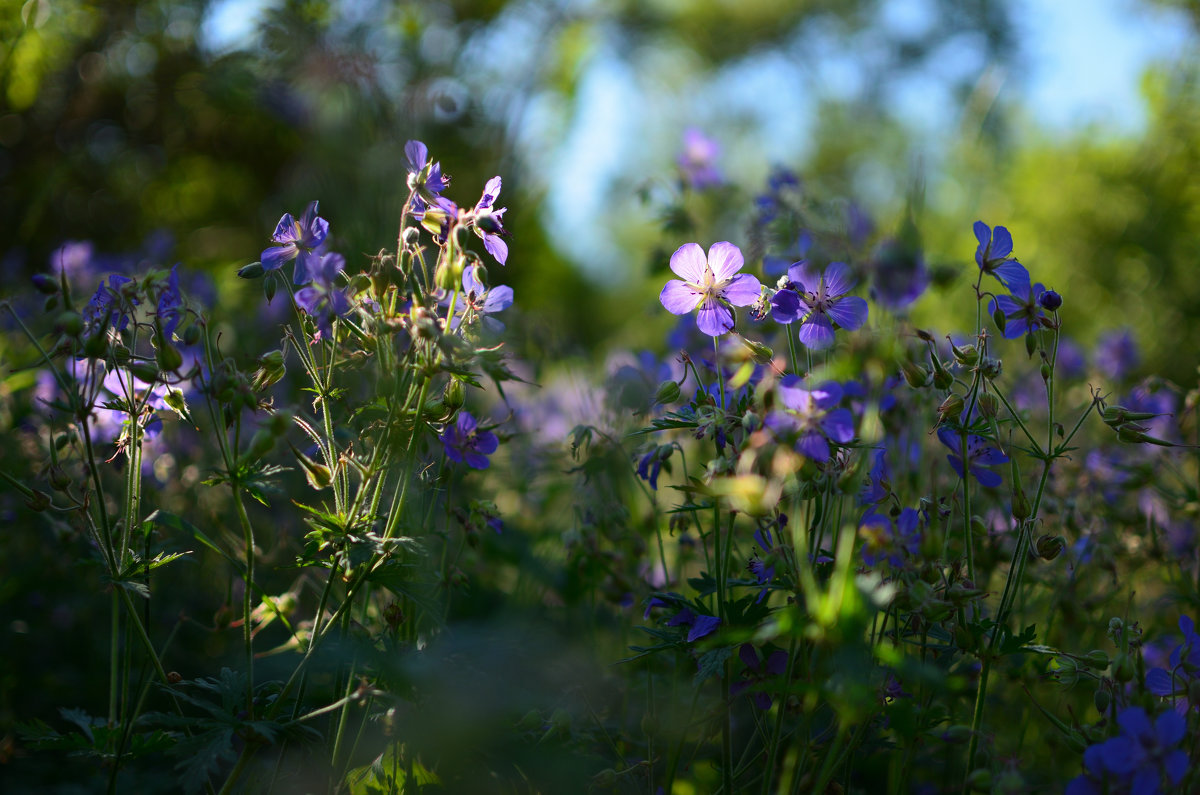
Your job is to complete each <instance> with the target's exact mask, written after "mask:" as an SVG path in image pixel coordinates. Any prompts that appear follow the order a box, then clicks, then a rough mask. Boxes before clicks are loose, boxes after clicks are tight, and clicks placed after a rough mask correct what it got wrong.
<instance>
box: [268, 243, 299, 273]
mask: <svg viewBox="0 0 1200 795" xmlns="http://www.w3.org/2000/svg"><path fill="white" fill-rule="evenodd" d="M296 253H297V248H296V244H295V243H289V244H288V245H286V246H272V247H271V248H268V249H266V250H265V251H263V253H262V256H261V257H259V259H260V260H261V261H262V266H263V270H265V271H273V270H275V269H276V268H281V267H283V265H284V263H286V262H291V261H292V260H293V259H295V258H296Z"/></svg>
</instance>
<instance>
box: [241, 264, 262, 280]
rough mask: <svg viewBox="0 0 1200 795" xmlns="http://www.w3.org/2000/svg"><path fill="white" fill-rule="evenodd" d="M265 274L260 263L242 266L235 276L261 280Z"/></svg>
mask: <svg viewBox="0 0 1200 795" xmlns="http://www.w3.org/2000/svg"><path fill="white" fill-rule="evenodd" d="M264 273H266V270H264V269H263V264H262V263H261V262H251V263H250V264H249V265H243V266H242V267H241V268H238V272H237V275H238V276H240V277H241V278H243V279H261V278H262V275H263V274H264Z"/></svg>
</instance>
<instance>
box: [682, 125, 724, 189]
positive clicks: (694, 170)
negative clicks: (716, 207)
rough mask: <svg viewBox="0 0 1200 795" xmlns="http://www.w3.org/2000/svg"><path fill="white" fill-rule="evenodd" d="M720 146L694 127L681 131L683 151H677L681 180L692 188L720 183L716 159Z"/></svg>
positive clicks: (719, 152) (713, 185)
mask: <svg viewBox="0 0 1200 795" xmlns="http://www.w3.org/2000/svg"><path fill="white" fill-rule="evenodd" d="M720 154H721V147H720V145H719V144H717V142H716V141H714V140H713V139H712V138H709V137H708V136H707V135H705V134H704V133H702V132H701V131H700V130H698V129H696V128H695V127H688V128H687V129H686V130H684V131H683V151H682V152H680V153H679V171H680V173H681V174H682V175H683V181H684V182H685V183H686V184H687V185H688V187H690V188H692V189H693V190H704V189H706V188H713V187H716V186H717V185H720V184H721V182H722V177H721V172H720V171H719V170H717V165H716V160H717V157H718V156H719V155H720Z"/></svg>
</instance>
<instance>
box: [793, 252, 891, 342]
mask: <svg viewBox="0 0 1200 795" xmlns="http://www.w3.org/2000/svg"><path fill="white" fill-rule="evenodd" d="M852 287H854V279H853V277H851V275H850V267H849V266H848V265H846V264H845V263H844V262H834V263H831V264H830V265H829V267H828V268H826V269H825V273H824V274H821V273H817V272H815V271H814V270H811V269H810V267H809V264H808V262H806V261H801V262H797V263H795V264H794V265H792V267H790V268H788V272H787V280H786V281H785V282H784V286H783V288H782V289H780V290H779V291H778V292H776V293H775V295H774V296H773V297H772V298H771V316H772V317H773V318H775V320H776V321H777V322H779V323H785V324H786V323H793V322H795V321H797V320H800V319H801V318H803V319H804V322H803V323H801V324H800V334H799V337H800V341H801V342H802V343H804V344H805V345H807V346H808V347H810V348H813V349H816V350H820V349H822V348H828V347H829V346H830V345H832V344H833V324H834V323H837V324H838V326H840V327H841V328H844V329H849V330H850V331H854V330H855V329H857V328H859V327H861V326H862V324H863V323H865V322H867V302H866V301H865V300H864V299H862V298H858V297H857V296H848V295H846V293H848V292H850V289H851V288H852Z"/></svg>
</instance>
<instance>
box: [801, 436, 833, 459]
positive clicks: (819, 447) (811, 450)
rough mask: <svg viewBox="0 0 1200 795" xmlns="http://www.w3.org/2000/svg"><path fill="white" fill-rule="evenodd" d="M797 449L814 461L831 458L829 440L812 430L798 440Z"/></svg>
mask: <svg viewBox="0 0 1200 795" xmlns="http://www.w3.org/2000/svg"><path fill="white" fill-rule="evenodd" d="M796 450H797V452H800V453H803V454H804V455H806V456H808V457H809V458H811V459H813V460H814V461H828V460H829V442H827V441H825V437H824V436H822V435H821V434H819V433H813V432H811V431H810V432H809V433H806V434H804V435H803V436H801V437H800V438H799V439H798V440H796Z"/></svg>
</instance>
